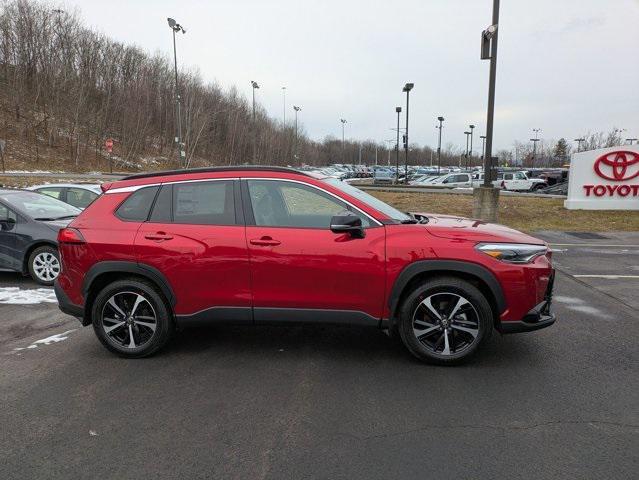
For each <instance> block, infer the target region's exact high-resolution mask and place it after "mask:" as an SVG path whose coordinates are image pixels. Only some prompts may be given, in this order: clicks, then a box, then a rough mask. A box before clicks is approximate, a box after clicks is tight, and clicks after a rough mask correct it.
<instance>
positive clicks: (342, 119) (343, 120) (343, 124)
mask: <svg viewBox="0 0 639 480" xmlns="http://www.w3.org/2000/svg"><path fill="white" fill-rule="evenodd" d="M339 121H340V122H342V163H344V126H345V125H346V124H347V123H348V122H347V121H346V119H345V118H340V119H339Z"/></svg>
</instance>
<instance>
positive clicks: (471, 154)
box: [468, 125, 475, 166]
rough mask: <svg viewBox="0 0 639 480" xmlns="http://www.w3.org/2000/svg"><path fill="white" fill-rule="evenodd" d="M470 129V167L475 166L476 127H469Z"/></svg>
mask: <svg viewBox="0 0 639 480" xmlns="http://www.w3.org/2000/svg"><path fill="white" fill-rule="evenodd" d="M468 127H469V128H470V166H472V164H473V130H474V129H475V125H468Z"/></svg>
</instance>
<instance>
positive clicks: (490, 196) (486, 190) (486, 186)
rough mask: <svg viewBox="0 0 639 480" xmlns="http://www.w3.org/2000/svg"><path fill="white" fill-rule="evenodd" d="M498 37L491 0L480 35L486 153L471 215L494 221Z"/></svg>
mask: <svg viewBox="0 0 639 480" xmlns="http://www.w3.org/2000/svg"><path fill="white" fill-rule="evenodd" d="M498 39H499V0H493V15H492V22H491V24H490V26H489V27H488V28H486V30H484V31H483V32H482V35H481V59H482V60H490V73H489V80H488V108H487V109H486V153H485V155H484V157H485V158H484V183H483V186H481V187H478V188H476V189H475V190H474V191H473V216H474V217H475V218H481V219H483V220H488V221H496V220H497V213H498V208H499V190H498V189H496V188H495V187H494V186H493V184H492V160H493V159H492V154H493V120H494V116H495V83H496V79H497V41H498Z"/></svg>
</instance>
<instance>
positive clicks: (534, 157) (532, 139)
mask: <svg viewBox="0 0 639 480" xmlns="http://www.w3.org/2000/svg"><path fill="white" fill-rule="evenodd" d="M533 132H535V138H531V139H530V141H531V142H533V158H532V166H533V167H534V166H535V159H536V158H537V142H538V141H539V138H537V137H538V136H539V132H541V128H533Z"/></svg>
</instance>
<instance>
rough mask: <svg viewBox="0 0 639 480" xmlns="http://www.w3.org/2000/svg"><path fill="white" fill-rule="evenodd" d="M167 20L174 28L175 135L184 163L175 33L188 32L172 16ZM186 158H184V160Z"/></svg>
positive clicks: (180, 158)
mask: <svg viewBox="0 0 639 480" xmlns="http://www.w3.org/2000/svg"><path fill="white" fill-rule="evenodd" d="M166 21H167V22H168V24H169V28H170V29H171V30H173V66H174V67H175V103H176V110H177V112H176V116H177V137H175V143H177V151H178V163H183V162H184V160H185V159H186V152H185V151H184V150H183V148H184V144H183V143H182V107H181V105H180V103H181V98H180V90H179V88H178V69H177V48H176V46H175V34H176V33H177V32H182V35H184V34H185V33H186V30H185V29H184V27H182V25H180V24H179V23H177V22H176V21H175V20H174V19H172V18H167V19H166ZM183 159H184V160H183Z"/></svg>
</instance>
